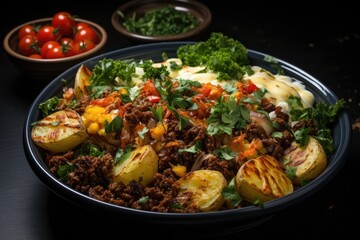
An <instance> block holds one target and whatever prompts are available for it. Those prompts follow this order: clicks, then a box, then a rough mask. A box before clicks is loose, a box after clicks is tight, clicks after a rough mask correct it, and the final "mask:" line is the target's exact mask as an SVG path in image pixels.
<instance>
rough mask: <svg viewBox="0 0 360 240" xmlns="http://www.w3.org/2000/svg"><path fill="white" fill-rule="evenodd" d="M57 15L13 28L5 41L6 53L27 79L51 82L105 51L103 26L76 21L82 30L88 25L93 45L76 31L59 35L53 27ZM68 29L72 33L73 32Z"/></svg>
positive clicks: (105, 39) (57, 30) (58, 31)
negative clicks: (67, 70)
mask: <svg viewBox="0 0 360 240" xmlns="http://www.w3.org/2000/svg"><path fill="white" fill-rule="evenodd" d="M59 13H62V12H59ZM57 14H58V13H56V14H55V15H54V16H53V17H49V18H41V19H36V20H32V21H29V22H26V23H24V24H21V25H19V26H17V27H15V28H13V29H12V30H11V31H10V32H9V33H8V34H7V35H6V36H5V38H4V40H3V46H4V49H5V52H6V53H7V55H8V56H9V58H10V59H11V60H12V61H13V62H14V63H15V64H16V66H17V67H18V68H19V70H20V71H22V73H23V74H24V75H25V76H27V77H30V78H34V79H41V80H49V79H52V78H54V77H55V76H57V75H59V74H60V73H61V72H63V71H65V70H66V69H68V68H70V67H72V66H73V65H75V64H77V63H79V62H81V61H84V60H86V59H88V58H91V57H93V56H95V55H98V54H100V53H101V52H102V51H103V50H104V47H105V44H106V42H107V33H106V31H105V29H104V28H103V27H102V26H100V25H98V24H97V23H94V22H91V21H89V20H85V19H81V18H74V22H73V23H74V25H75V24H76V25H78V24H79V23H81V24H82V25H83V26H84V25H87V29H89V28H90V29H91V33H90V34H91V35H92V37H93V38H94V39H95V42H94V41H91V42H90V41H89V40H88V39H84V35H82V36H80V33H81V31H80V30H76V31H75V29H73V31H75V32H77V34H74V33H67V32H62V31H60V30H59V29H60V28H59V26H57V25H56V24H57V23H55V25H53V20H54V17H55V16H56V15H57ZM76 25H75V26H74V27H75V28H76ZM24 29H25V30H24ZM32 29H34V30H32ZM69 29H70V31H71V28H69ZM76 29H77V28H76ZM22 32H24V33H22ZM89 32H90V31H89ZM88 36H90V35H89V34H88ZM20 37H21V38H22V39H20ZM66 39H67V40H66ZM76 39H77V40H76ZM42 40H43V41H42ZM69 40H70V41H71V43H70V44H69ZM45 41H46V42H45ZM63 41H66V42H63ZM45 46H49V49H50V48H51V49H52V50H51V51H47V53H48V54H45ZM42 50H43V51H42Z"/></svg>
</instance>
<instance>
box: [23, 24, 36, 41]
mask: <svg viewBox="0 0 360 240" xmlns="http://www.w3.org/2000/svg"><path fill="white" fill-rule="evenodd" d="M36 34H37V33H36V29H35V28H34V26H32V25H25V26H22V27H21V28H20V30H19V32H18V38H19V39H22V38H23V37H25V36H26V35H31V36H36Z"/></svg>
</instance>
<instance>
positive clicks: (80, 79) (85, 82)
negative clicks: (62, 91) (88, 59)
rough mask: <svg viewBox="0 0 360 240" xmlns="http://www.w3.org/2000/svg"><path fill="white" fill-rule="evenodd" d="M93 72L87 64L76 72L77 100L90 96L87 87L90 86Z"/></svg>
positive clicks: (75, 88)
mask: <svg viewBox="0 0 360 240" xmlns="http://www.w3.org/2000/svg"><path fill="white" fill-rule="evenodd" d="M91 74H92V72H91V70H90V69H89V68H88V67H86V66H85V65H81V66H80V67H79V69H78V71H77V72H76V76H75V84H74V93H75V97H76V99H77V100H81V99H82V98H84V97H86V96H89V92H88V90H87V87H88V86H90V76H91Z"/></svg>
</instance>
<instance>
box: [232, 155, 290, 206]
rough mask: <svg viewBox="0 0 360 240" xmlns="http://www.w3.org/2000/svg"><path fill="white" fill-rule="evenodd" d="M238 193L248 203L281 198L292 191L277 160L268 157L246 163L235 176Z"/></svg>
mask: <svg viewBox="0 0 360 240" xmlns="http://www.w3.org/2000/svg"><path fill="white" fill-rule="evenodd" d="M236 184H237V188H238V191H239V193H240V195H241V196H242V197H244V198H245V199H246V200H248V201H250V202H255V201H256V200H260V201H263V202H266V201H269V200H271V199H274V198H279V197H283V196H285V195H287V194H289V193H291V192H292V191H293V186H292V183H291V180H290V179H289V178H288V177H287V176H286V175H285V174H284V172H283V170H282V169H281V166H280V164H279V163H278V162H277V160H276V159H275V158H273V157H271V156H269V155H265V156H260V157H258V158H255V159H251V160H249V161H247V162H246V163H245V164H244V165H242V166H241V168H240V169H239V171H238V174H237V176H236Z"/></svg>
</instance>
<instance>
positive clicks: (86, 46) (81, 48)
mask: <svg viewBox="0 0 360 240" xmlns="http://www.w3.org/2000/svg"><path fill="white" fill-rule="evenodd" d="M94 47H95V43H94V42H92V41H90V40H87V39H85V40H83V41H81V42H76V43H75V44H74V48H73V50H74V54H75V55H77V54H80V53H83V52H87V51H89V50H90V49H93V48H94Z"/></svg>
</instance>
